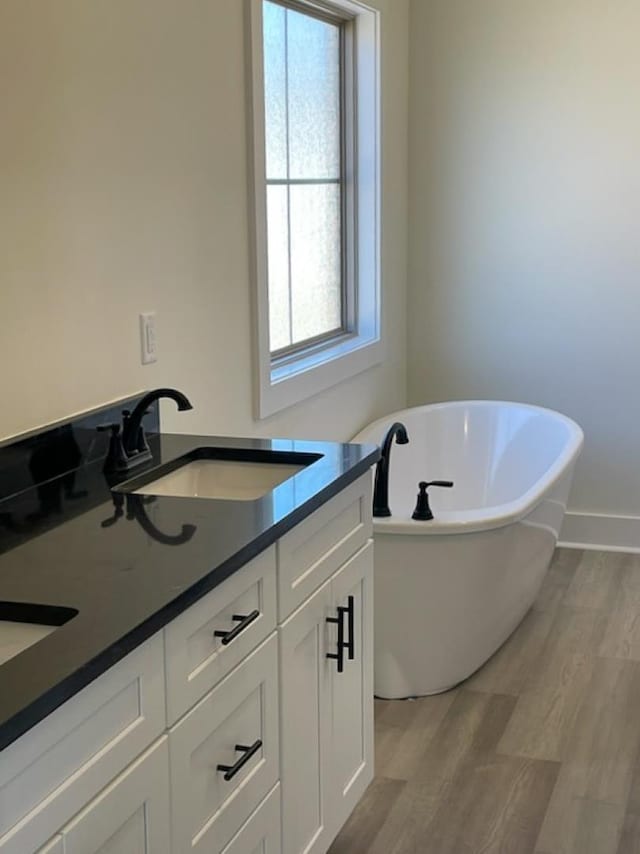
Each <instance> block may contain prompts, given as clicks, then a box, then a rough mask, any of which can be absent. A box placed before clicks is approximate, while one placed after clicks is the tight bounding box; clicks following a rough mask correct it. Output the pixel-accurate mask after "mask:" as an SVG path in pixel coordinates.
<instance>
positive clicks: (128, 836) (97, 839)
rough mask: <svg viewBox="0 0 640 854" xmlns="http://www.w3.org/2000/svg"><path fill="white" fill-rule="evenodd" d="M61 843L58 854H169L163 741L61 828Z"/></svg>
mask: <svg viewBox="0 0 640 854" xmlns="http://www.w3.org/2000/svg"><path fill="white" fill-rule="evenodd" d="M62 839H63V845H64V848H63V851H64V854H170V849H169V755H168V748H167V738H166V736H165V737H164V738H162V739H160V741H159V742H158V743H157V744H155V745H154V746H153V747H152V748H150V749H149V750H148V751H147V752H146V753H144V754H143V755H142V756H141V757H140V758H139V759H137V760H136V761H135V762H134V763H133V764H132V765H131V766H130V767H129V768H127V770H126V771H124V772H123V773H122V774H121V775H120V776H119V777H117V778H116V779H115V780H114V781H113V782H112V783H110V784H109V785H108V786H107V788H106V789H105V790H104V791H103V792H102V793H101V794H100V795H99V796H98V797H97V798H95V800H93V801H92V802H91V803H90V804H89V805H88V806H87V807H85V809H83V810H82V812H81V813H80V814H79V815H77V816H76V818H74V819H73V820H72V821H71V822H70V823H69V824H68V825H67V826H66V827H65V828H63V830H62ZM54 850H55V849H54Z"/></svg>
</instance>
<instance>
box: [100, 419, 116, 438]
mask: <svg viewBox="0 0 640 854" xmlns="http://www.w3.org/2000/svg"><path fill="white" fill-rule="evenodd" d="M96 430H97V431H98V433H106V432H107V430H111V434H112V435H113V436H117V435H118V433H119V432H120V425H119V424H116V423H115V422H114V423H113V424H98V426H97V427H96Z"/></svg>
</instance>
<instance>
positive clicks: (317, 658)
mask: <svg viewBox="0 0 640 854" xmlns="http://www.w3.org/2000/svg"><path fill="white" fill-rule="evenodd" d="M372 590H373V545H372V543H371V542H369V543H367V544H366V545H365V546H364V547H363V548H362V549H360V551H358V552H357V553H356V554H355V555H354V556H353V557H352V558H350V559H349V560H348V561H347V562H346V563H345V564H344V565H343V566H342V568H341V569H339V570H338V571H337V572H336V573H335V574H334V575H333V576H332V577H331V578H330V580H329V581H327V582H325V584H323V585H322V587H320V589H319V590H317V591H316V592H315V593H314V594H313V595H312V596H311V597H310V598H309V599H307V600H306V601H305V602H304V603H303V604H302V605H301V606H300V607H299V608H298V609H297V610H296V611H295V612H294V613H293V614H292V615H291V616H290V617H289V618H288V619H287V620H286V621H285V622H284V624H283V625H282V626H281V627H280V629H279V634H280V672H281V681H280V684H281V694H280V696H281V721H282V724H281V726H282V754H281V755H282V768H281V780H282V803H283V806H282V835H283V839H282V843H283V848H282V850H283V854H303V852H304V854H323V852H325V851H326V850H327V848H328V846H329V845H330V844H331V841H332V840H333V839H334V837H335V836H336V834H337V833H338V831H339V829H340V828H341V827H342V825H343V824H344V822H345V821H346V819H347V817H348V816H349V814H350V812H351V811H352V809H353V808H354V806H355V805H356V803H357V801H358V800H359V798H360V797H361V796H362V794H363V793H364V790H365V789H366V787H367V785H368V784H369V782H370V781H371V779H372V778H373V702H372V698H373V659H372V646H373V593H372Z"/></svg>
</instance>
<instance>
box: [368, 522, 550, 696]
mask: <svg viewBox="0 0 640 854" xmlns="http://www.w3.org/2000/svg"><path fill="white" fill-rule="evenodd" d="M556 538H557V535H556V532H555V531H554V530H553V529H551V528H550V527H547V526H538V525H535V524H532V520H530V519H529V520H523V521H522V522H520V523H516V524H512V525H509V526H506V527H504V528H499V529H495V530H493V531H482V532H477V533H473V534H468V535H466V536H463V537H446V536H442V537H439V536H434V537H430V538H429V543H428V549H425V543H424V542H423V541H422V538H417V537H395V536H384V535H381V536H376V538H375V543H376V544H375V605H374V614H375V617H374V620H375V653H374V662H375V663H374V667H375V680H374V691H375V694H376V696H377V697H380V698H384V699H401V698H409V697H423V696H428V695H430V694H439V693H442V692H444V691H448V690H451V688H454V687H455V686H456V685H459V684H460V683H461V682H464V680H465V679H468V678H469V676H471V675H472V674H473V673H475V671H476V670H478V669H479V668H480V667H482V665H483V664H484V663H485V662H486V661H488V659H489V658H491V656H492V655H493V654H494V653H495V652H496V651H497V650H498V649H499V648H500V647H501V646H502V644H503V643H504V642H505V641H506V640H507V639H508V638H509V636H510V635H511V634H512V633H513V632H514V631H515V629H516V628H517V627H518V625H519V624H520V623H521V622H522V619H523V618H524V616H525V615H526V613H527V612H528V611H529V609H530V607H531V605H532V604H533V602H534V600H535V598H536V596H537V594H538V591H539V590H540V586H541V584H542V581H543V580H544V576H545V574H546V572H547V569H548V567H549V563H550V562H551V557H552V555H553V551H554V548H555V544H556Z"/></svg>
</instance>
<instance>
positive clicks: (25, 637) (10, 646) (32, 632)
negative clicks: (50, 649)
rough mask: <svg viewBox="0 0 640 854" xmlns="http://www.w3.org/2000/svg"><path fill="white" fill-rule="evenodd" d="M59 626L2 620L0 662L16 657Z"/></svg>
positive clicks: (0, 623) (0, 621)
mask: <svg viewBox="0 0 640 854" xmlns="http://www.w3.org/2000/svg"><path fill="white" fill-rule="evenodd" d="M57 628H59V627H58V626H43V625H39V624H37V623H14V622H12V621H11V620H0V664H4V663H5V661H9V659H10V658H15V656H16V655H18V654H19V653H21V652H22V651H23V650H24V649H27V647H30V646H33V644H34V643H38V641H40V640H42V638H46V636H47V635H50V634H51V632H55V630H56V629H57Z"/></svg>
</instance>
